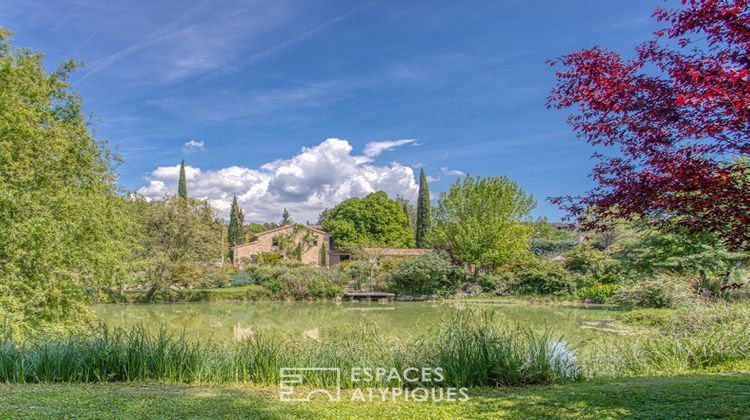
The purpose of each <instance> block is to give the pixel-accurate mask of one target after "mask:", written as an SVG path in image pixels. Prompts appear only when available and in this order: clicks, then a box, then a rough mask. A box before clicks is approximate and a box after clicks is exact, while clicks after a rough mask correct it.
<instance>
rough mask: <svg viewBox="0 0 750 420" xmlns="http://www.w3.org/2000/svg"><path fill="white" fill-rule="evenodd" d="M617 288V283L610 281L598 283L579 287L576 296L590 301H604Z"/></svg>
mask: <svg viewBox="0 0 750 420" xmlns="http://www.w3.org/2000/svg"><path fill="white" fill-rule="evenodd" d="M616 290H617V285H616V284H612V283H607V284H602V283H598V284H595V285H593V286H588V287H582V288H581V287H579V288H578V289H577V290H576V296H578V298H579V299H581V300H583V301H586V302H591V303H605V302H607V300H609V298H610V297H612V295H613V294H614V293H615V291H616Z"/></svg>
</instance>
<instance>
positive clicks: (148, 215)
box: [134, 196, 223, 300]
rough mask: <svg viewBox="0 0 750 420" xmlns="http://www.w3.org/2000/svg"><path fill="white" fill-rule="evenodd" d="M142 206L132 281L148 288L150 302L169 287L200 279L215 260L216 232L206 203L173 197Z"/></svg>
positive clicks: (212, 212) (147, 296) (210, 209)
mask: <svg viewBox="0 0 750 420" xmlns="http://www.w3.org/2000/svg"><path fill="white" fill-rule="evenodd" d="M141 201H145V200H141ZM141 206H142V210H141V211H140V213H141V214H142V216H141V217H142V219H141V221H140V224H141V226H143V241H142V246H141V262H140V266H141V269H139V270H138V271H137V272H136V273H134V277H136V278H142V280H143V281H145V282H147V283H150V284H151V288H150V289H149V291H148V293H147V295H146V299H147V300H149V299H151V298H152V297H153V295H154V293H156V292H157V291H159V290H161V289H164V288H166V287H167V286H169V285H173V284H175V285H183V286H187V285H190V284H191V283H193V282H195V281H197V280H199V279H200V278H201V277H202V275H203V274H204V272H205V271H206V270H207V269H208V268H209V267H210V266H211V265H212V263H214V262H215V260H216V244H217V243H218V242H219V238H218V235H219V229H217V223H216V219H215V217H214V215H215V212H214V210H213V209H212V208H211V206H210V204H209V203H208V201H205V200H196V199H192V198H187V199H184V198H182V197H179V196H172V197H167V198H165V199H164V200H160V201H154V202H151V203H141ZM222 228H223V227H222Z"/></svg>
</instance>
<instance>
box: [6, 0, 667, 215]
mask: <svg viewBox="0 0 750 420" xmlns="http://www.w3.org/2000/svg"><path fill="white" fill-rule="evenodd" d="M673 3H674V2H671V3H670V2H668V3H666V4H667V5H670V4H673ZM664 4H665V3H664V2H661V1H655V0H654V1H621V0H596V1H594V0H591V1H588V0H586V1H584V0H576V1H573V0H570V1H541V0H528V1H523V0H514V1H511V0H506V1H503V0H500V1H487V2H483V1H465V2H464V1H461V2H457V1H369V2H354V1H326V0H319V1H314V2H313V1H286V0H274V1H221V0H214V1H191V0H181V1H145V0H132V1H121V2H105V1H85V0H76V1H63V0H60V1H51V0H50V1H46V2H42V1H33V0H23V1H20V0H10V1H8V0H5V1H3V2H2V3H1V4H0V25H3V26H5V27H6V28H8V29H11V30H12V31H14V32H15V41H14V43H15V44H16V45H18V46H26V47H31V48H33V49H36V50H39V51H42V52H44V53H45V64H46V65H47V66H48V67H50V68H53V67H54V66H55V65H56V64H57V63H58V62H60V61H61V60H63V59H66V58H76V59H79V60H82V61H84V62H85V63H86V66H85V67H84V68H83V69H81V70H80V71H78V72H77V73H76V74H75V75H74V76H73V77H72V79H71V81H72V83H73V84H74V86H75V89H76V90H77V91H78V92H79V93H80V94H81V96H82V97H83V100H84V106H85V108H86V110H87V111H89V112H92V113H93V115H94V118H95V123H96V130H97V136H98V137H99V138H102V139H106V140H108V141H109V142H110V143H111V145H112V146H113V147H114V148H115V149H116V150H117V152H118V153H119V154H120V155H121V156H122V157H123V159H124V162H125V163H124V164H123V165H121V166H120V167H119V168H118V169H117V170H118V173H119V176H120V181H121V183H122V184H123V185H124V186H125V187H127V188H129V189H133V190H140V191H141V193H143V194H144V195H147V196H151V197H153V198H158V197H159V196H161V195H163V194H164V193H169V192H174V191H175V190H176V173H177V172H176V166H175V165H177V164H178V163H179V161H180V159H185V160H186V162H187V164H188V165H189V170H188V181H189V182H188V188H189V190H191V195H196V196H202V197H206V198H209V199H211V200H212V202H213V203H214V204H215V205H216V206H217V207H218V208H219V209H220V210H221V211H225V210H226V209H227V208H228V205H229V200H231V196H232V195H233V194H238V195H239V196H240V199H241V204H242V206H243V207H244V208H245V210H246V213H247V214H248V218H249V219H251V220H250V221H258V220H275V219H278V218H279V216H278V215H279V214H280V212H281V208H282V207H289V208H290V210H291V211H292V214H293V216H294V215H296V218H297V220H299V221H306V220H314V219H315V215H316V214H317V212H318V211H319V210H320V209H322V208H323V207H326V206H330V205H332V204H335V202H336V201H337V200H340V199H343V198H346V197H348V196H352V195H363V194H365V193H367V192H369V191H371V190H375V189H384V190H386V191H387V192H389V193H390V194H395V193H401V194H403V195H405V196H407V197H409V198H413V197H415V188H416V184H414V180H413V177H414V174H415V173H418V171H419V168H420V167H423V168H424V169H425V171H426V173H427V174H428V175H429V176H430V179H431V185H430V186H431V189H432V191H433V193H437V192H440V191H442V190H445V189H446V188H447V186H448V185H449V184H450V182H452V181H453V180H455V177H456V175H457V174H459V173H471V174H479V175H482V176H492V175H507V176H509V177H510V178H511V179H513V180H515V181H516V182H518V183H519V184H520V185H521V186H522V187H524V188H525V189H526V190H527V191H528V192H530V193H532V194H533V195H534V196H535V198H536V199H537V201H538V203H539V205H538V207H537V209H536V210H535V211H534V215H535V216H546V217H548V218H549V219H551V220H557V219H559V218H560V217H561V215H562V213H561V212H560V211H559V210H558V209H557V208H555V207H554V206H552V205H551V204H549V203H548V202H546V200H545V198H546V197H549V196H553V195H564V194H578V193H582V192H584V191H585V190H586V189H587V188H589V187H590V186H591V183H590V180H589V179H588V176H587V175H588V172H589V170H590V168H591V166H592V163H591V161H590V160H589V155H590V153H591V149H590V148H589V147H588V146H587V145H585V144H584V143H583V142H582V141H581V140H578V139H576V137H575V136H574V135H573V133H572V131H571V129H570V128H569V127H568V126H567V124H566V122H565V114H564V113H562V112H559V111H551V110H547V109H545V107H544V103H545V98H546V96H547V94H548V92H549V90H550V89H551V87H552V86H553V84H554V75H553V69H551V68H550V67H549V66H548V65H547V64H545V61H546V60H548V59H550V58H553V57H556V56H559V55H561V54H564V53H566V52H569V51H571V50H574V49H581V48H586V47H590V46H593V45H602V46H605V47H607V48H610V49H614V50H617V51H621V52H626V53H629V52H630V51H631V50H632V47H633V46H635V45H636V44H638V43H639V42H641V41H643V40H645V39H646V38H647V37H648V36H649V34H650V33H651V32H653V30H655V29H656V27H657V26H656V23H655V22H654V21H653V19H651V18H650V15H651V13H652V12H653V10H654V8H655V7H656V6H657V5H664ZM327 139H339V140H327ZM368 144H369V147H368ZM303 148H306V149H305V151H303Z"/></svg>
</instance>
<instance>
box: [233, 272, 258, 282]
mask: <svg viewBox="0 0 750 420" xmlns="http://www.w3.org/2000/svg"><path fill="white" fill-rule="evenodd" d="M255 283H256V281H255V277H253V275H252V274H251V273H249V272H247V271H240V272H239V273H235V274H234V275H232V277H231V279H230V280H229V284H230V285H232V286H247V285H248V284H255Z"/></svg>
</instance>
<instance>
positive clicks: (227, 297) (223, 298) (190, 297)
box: [103, 284, 271, 303]
mask: <svg viewBox="0 0 750 420" xmlns="http://www.w3.org/2000/svg"><path fill="white" fill-rule="evenodd" d="M147 293H148V290H128V291H126V292H124V293H123V294H122V295H117V294H113V295H111V296H108V297H107V299H106V300H105V301H104V302H103V303H146V294H147ZM269 299H271V296H270V294H269V293H268V291H267V290H266V289H265V288H264V287H262V286H259V285H256V284H248V285H245V286H235V287H223V288H213V289H174V290H172V289H169V290H160V291H158V292H156V293H155V294H154V295H153V297H152V298H151V301H150V303H168V302H228V301H256V300H269Z"/></svg>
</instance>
